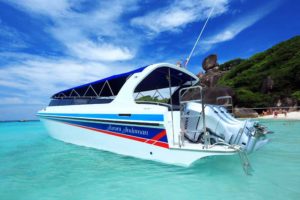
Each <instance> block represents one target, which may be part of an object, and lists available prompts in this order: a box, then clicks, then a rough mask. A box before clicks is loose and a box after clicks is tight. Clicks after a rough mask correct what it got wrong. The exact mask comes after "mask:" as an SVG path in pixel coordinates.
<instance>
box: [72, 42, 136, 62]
mask: <svg viewBox="0 0 300 200" xmlns="http://www.w3.org/2000/svg"><path fill="white" fill-rule="evenodd" d="M68 46H69V49H70V51H72V52H73V53H74V54H76V55H78V56H79V58H83V59H89V60H102V61H117V60H128V59H132V58H133V57H134V54H133V52H131V51H130V50H129V49H128V48H126V47H118V46H114V45H112V44H105V43H102V44H100V45H98V44H95V43H93V42H90V41H82V42H76V43H74V44H73V43H71V44H68Z"/></svg>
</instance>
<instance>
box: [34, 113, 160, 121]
mask: <svg viewBox="0 0 300 200" xmlns="http://www.w3.org/2000/svg"><path fill="white" fill-rule="evenodd" d="M38 115H39V116H58V117H80V118H81V117H82V118H94V119H119V120H120V119H121V120H140V121H155V122H162V121H164V116H163V115H160V114H150V115H149V114H148V115H145V114H132V115H130V116H120V115H118V114H78V113H77V114H70V113H38Z"/></svg>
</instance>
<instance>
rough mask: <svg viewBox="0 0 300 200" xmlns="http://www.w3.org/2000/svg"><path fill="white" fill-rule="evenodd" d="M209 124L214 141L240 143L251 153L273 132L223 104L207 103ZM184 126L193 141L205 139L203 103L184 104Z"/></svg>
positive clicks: (206, 124) (211, 140) (207, 120)
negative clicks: (229, 111)
mask: <svg viewBox="0 0 300 200" xmlns="http://www.w3.org/2000/svg"><path fill="white" fill-rule="evenodd" d="M205 126H206V130H207V131H208V132H209V135H210V143H211V144H214V143H227V144H231V145H239V146H240V147H241V148H242V149H243V150H244V151H246V152H247V153H251V152H252V151H254V150H257V149H259V148H260V147H262V146H263V145H264V144H266V143H267V142H268V141H269V140H268V139H267V138H266V134H267V133H269V131H268V130H267V129H266V127H264V126H262V125H260V124H259V123H258V122H253V121H250V120H246V121H241V120H238V119H236V118H234V117H233V116H232V115H231V114H230V113H228V111H227V110H226V109H225V108H224V107H221V106H216V105H205ZM181 130H185V131H184V132H185V138H187V139H188V140H190V141H191V142H194V143H203V142H204V128H203V119H202V105H201V103H196V102H187V103H186V104H184V105H183V108H182V112H181Z"/></svg>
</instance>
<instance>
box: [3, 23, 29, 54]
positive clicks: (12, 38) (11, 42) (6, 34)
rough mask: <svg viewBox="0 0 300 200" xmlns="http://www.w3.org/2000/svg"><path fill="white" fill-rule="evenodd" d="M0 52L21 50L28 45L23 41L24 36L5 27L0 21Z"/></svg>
mask: <svg viewBox="0 0 300 200" xmlns="http://www.w3.org/2000/svg"><path fill="white" fill-rule="evenodd" d="M0 38H1V42H0V50H6V51H7V50H9V49H22V48H26V47H27V46H28V44H27V43H26V42H25V41H24V39H25V38H26V36H25V35H23V34H21V33H19V32H18V31H17V30H16V29H14V28H12V27H9V26H6V25H5V24H4V23H3V22H2V21H1V20H0Z"/></svg>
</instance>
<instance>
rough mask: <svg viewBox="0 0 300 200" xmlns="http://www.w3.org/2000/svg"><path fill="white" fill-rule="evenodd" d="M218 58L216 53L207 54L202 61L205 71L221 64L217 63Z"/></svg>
mask: <svg viewBox="0 0 300 200" xmlns="http://www.w3.org/2000/svg"><path fill="white" fill-rule="evenodd" d="M217 60H218V57H217V55H216V54H212V55H209V56H207V57H206V58H205V59H204V60H203V62H202V68H203V69H204V70H205V71H208V70H210V69H213V68H215V67H217V66H219V64H218V63H217Z"/></svg>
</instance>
